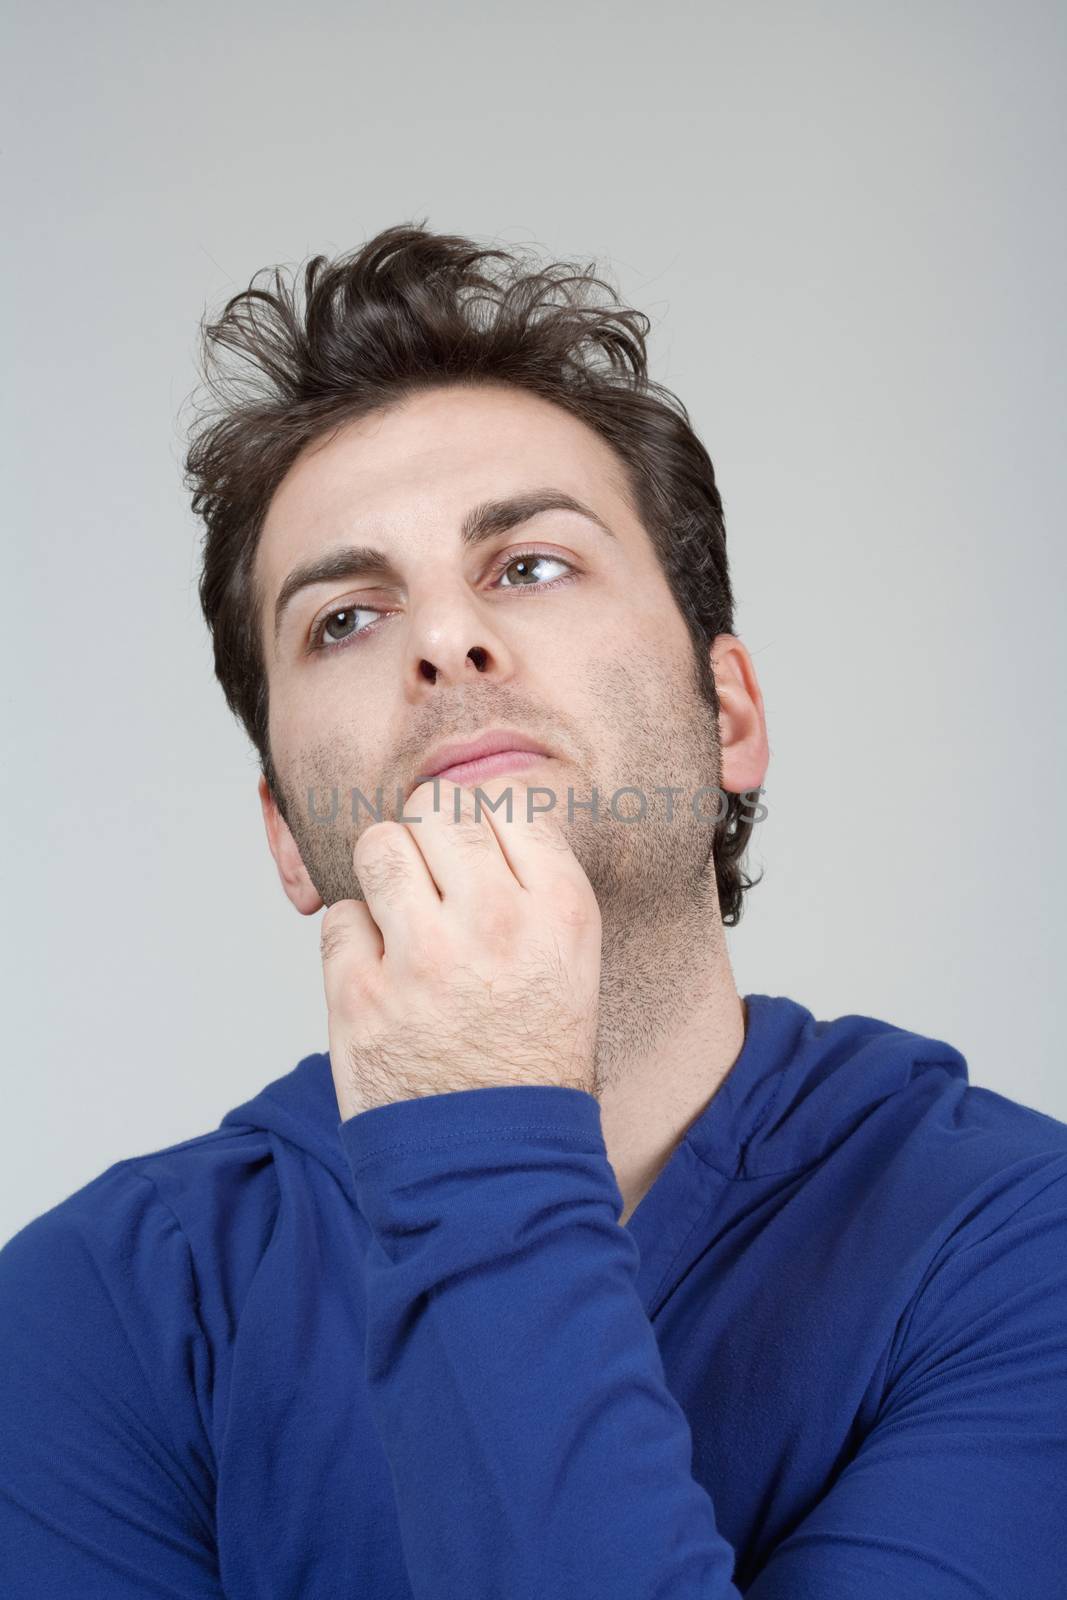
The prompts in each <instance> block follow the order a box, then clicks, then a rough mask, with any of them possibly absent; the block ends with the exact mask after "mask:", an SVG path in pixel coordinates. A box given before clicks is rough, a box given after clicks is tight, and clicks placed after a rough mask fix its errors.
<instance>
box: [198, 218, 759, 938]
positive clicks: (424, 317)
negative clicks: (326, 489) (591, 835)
mask: <svg viewBox="0 0 1067 1600" xmlns="http://www.w3.org/2000/svg"><path fill="white" fill-rule="evenodd" d="M595 270H596V263H593V264H591V265H590V266H588V267H585V268H582V267H580V266H579V265H578V264H577V263H574V262H556V263H553V264H550V265H544V264H539V263H538V262H537V261H534V260H530V259H528V258H527V256H526V255H525V254H524V253H523V252H522V251H519V250H514V249H513V250H511V251H505V250H503V249H495V248H486V247H482V246H479V245H477V244H475V243H474V242H472V241H471V240H470V239H465V238H460V237H456V236H454V235H451V234H440V233H431V232H429V231H428V230H427V228H426V226H425V224H418V223H412V224H410V225H409V224H401V225H399V226H396V227H391V228H386V229H385V230H383V231H382V232H381V233H379V234H377V235H376V236H375V237H374V238H373V239H371V240H370V241H369V242H368V243H366V244H364V245H362V246H361V247H360V248H358V249H356V250H353V251H350V252H349V253H347V254H345V255H341V256H338V257H336V258H335V259H334V260H332V261H330V260H328V259H327V257H325V256H322V255H318V256H315V257H313V258H312V259H311V260H309V261H308V263H307V264H306V266H305V267H304V269H303V299H302V301H301V296H300V292H299V271H298V270H296V271H293V272H292V274H291V275H289V276H287V274H286V272H285V271H284V270H283V269H281V268H279V267H273V268H271V267H265V268H262V269H261V270H260V272H257V273H256V274H255V275H254V276H253V278H252V280H251V282H250V284H249V287H248V288H247V289H245V290H243V291H242V292H241V293H239V294H236V295H234V296H233V297H232V298H231V299H230V300H228V301H227V303H226V305H225V306H224V307H223V310H222V312H221V314H220V315H219V316H218V317H217V319H215V320H209V319H208V316H207V314H205V317H204V318H203V319H202V320H201V323H200V352H199V353H200V364H199V370H200V373H201V375H202V377H203V379H204V381H205V385H206V395H205V398H204V400H203V402H202V403H201V404H199V405H198V406H197V408H196V414H195V417H194V421H193V424H192V428H191V431H190V438H189V444H188V450H187V454H186V457H185V463H184V467H185V477H184V482H185V486H186V488H187V489H188V490H190V491H191V495H192V508H193V512H194V514H195V515H196V516H197V517H199V518H201V519H202V520H203V523H204V526H205V533H204V536H203V544H202V555H203V562H202V570H201V575H200V581H199V597H200V604H201V607H202V609H203V613H204V617H205V620H206V622H207V625H208V629H209V631H210V634H211V638H212V644H213V649H214V661H215V675H216V677H217V678H218V681H219V683H220V684H221V685H222V689H223V693H224V694H225V697H226V703H227V705H228V706H229V708H230V710H231V712H233V714H234V715H235V716H236V717H237V718H238V719H239V720H240V721H241V723H242V724H243V726H244V728H245V731H246V732H247V734H248V736H249V737H250V739H251V740H252V743H253V745H254V746H255V748H256V751H257V753H258V756H259V761H260V767H261V770H262V772H263V776H264V778H265V779H266V782H267V784H268V785H269V788H270V792H271V794H272V796H273V798H274V800H275V802H276V804H277V805H278V807H279V809H280V810H281V812H282V815H283V816H284V815H285V810H284V794H283V788H282V785H281V783H280V782H279V780H278V774H277V772H276V770H275V767H274V763H273V760H272V757H271V751H270V741H269V737H268V709H267V708H268V698H267V672H266V663H265V660H264V657H263V649H262V644H261V632H260V626H261V617H260V615H259V604H260V601H259V596H258V594H257V592H256V586H255V584H254V582H253V564H254V561H255V555H256V548H257V545H258V542H259V537H260V533H261V530H262V527H263V522H264V519H265V517H266V514H267V509H268V507H269V505H270V501H271V499H272V497H273V495H274V493H275V491H276V490H277V489H278V486H279V485H280V483H281V481H282V479H283V478H284V477H285V475H286V473H287V472H288V471H289V469H290V468H291V467H292V466H293V464H294V462H295V461H296V459H297V457H298V456H299V455H300V454H301V453H302V452H303V451H304V450H305V449H306V448H307V447H308V446H309V445H311V444H312V443H314V442H315V441H317V440H319V439H321V438H323V437H324V436H325V435H326V434H328V433H331V432H333V431H334V430H335V429H336V428H337V427H338V426H340V425H342V424H344V423H346V422H348V421H352V420H355V419H356V418H359V417H363V416H365V415H367V414H368V413H370V412H373V411H376V410H378V409H380V408H382V407H385V406H392V405H396V404H398V403H401V402H402V401H404V400H405V399H406V398H407V397H408V396H411V395H413V394H415V393H417V392H418V391H420V390H424V389H428V388H431V387H440V386H443V385H461V384H470V385H474V384H484V383H494V382H496V383H502V384H506V385H511V386H512V387H514V388H516V389H519V390H524V391H526V392H529V393H532V394H534V395H538V396H540V397H541V398H543V399H546V400H550V401H552V402H553V403H554V404H555V405H557V406H560V407H562V408H563V409H564V410H566V411H568V412H570V413H571V414H572V415H573V416H576V417H578V418H580V419H581V420H582V421H583V422H585V423H586V424H587V425H588V426H589V427H591V428H593V429H595V430H596V432H597V433H598V434H599V435H600V436H601V438H603V439H604V440H605V441H606V442H607V443H608V444H609V445H610V446H611V448H612V449H613V450H614V452H615V454H616V457H617V458H618V460H619V462H620V465H621V469H622V477H623V482H624V484H625V485H626V487H627V489H628V491H629V494H630V497H631V500H632V503H633V506H634V509H635V511H636V513H637V515H638V517H639V519H640V521H641V523H642V525H643V527H644V528H645V530H646V531H647V533H648V535H649V538H650V540H651V542H652V545H653V547H654V549H655V551H656V555H657V557H658V559H659V562H660V565H661V567H662V569H663V572H664V575H665V577H666V579H667V581H668V584H669V586H670V589H671V592H672V594H673V596H674V599H675V602H676V604H677V605H678V608H679V610H680V611H681V614H682V616H683V618H684V620H685V623H686V627H687V629H688V633H689V636H690V640H691V642H692V646H693V650H694V654H695V658H696V671H697V680H698V682H699V685H700V689H701V692H702V694H703V695H704V697H705V699H706V700H707V702H708V704H709V706H710V708H711V711H712V713H713V716H714V717H715V718H716V719H717V717H718V712H719V701H718V696H717V694H716V691H715V680H714V674H713V672H712V670H711V667H710V665H709V662H708V647H709V645H710V643H711V641H712V640H713V639H714V637H715V636H716V634H719V633H733V632H734V627H733V604H734V602H733V594H732V591H731V587H730V576H729V570H728V565H727V558H726V529H725V524H724V521H723V509H722V500H721V498H720V495H719V491H718V489H717V487H716V483H715V473H714V469H713V467H712V463H711V458H710V457H709V455H708V453H707V451H706V450H705V448H704V446H703V445H702V444H701V442H700V440H699V439H698V438H697V436H696V434H695V433H694V431H693V429H692V427H691V425H690V421H689V414H688V412H687V411H686V408H685V406H684V405H683V404H682V402H681V401H680V400H679V399H677V397H676V396H674V395H673V394H672V393H671V392H670V391H669V390H668V389H666V388H664V387H663V386H662V385H661V384H658V383H656V382H654V381H653V380H652V379H651V378H650V377H649V375H648V356H647V351H646V338H647V335H648V332H649V329H650V327H651V323H650V321H649V319H648V317H646V316H645V315H644V313H643V312H640V311H637V310H633V309H631V308H628V307H626V306H624V305H623V304H622V303H621V302H620V300H619V297H618V294H617V292H616V290H615V288H614V287H613V286H612V285H611V284H610V283H609V282H608V281H606V280H605V279H604V278H602V277H600V276H595V275H594V273H595ZM265 275H266V276H267V277H268V279H269V278H271V277H272V279H273V281H272V282H271V283H269V285H268V286H267V287H261V286H260V285H259V283H258V282H257V280H258V279H260V278H262V277H264V276H265ZM226 350H229V351H232V352H234V353H235V354H236V356H237V357H238V362H237V364H236V365H235V366H234V368H233V369H232V370H228V369H227V367H226V364H225V361H224V359H223V356H224V352H225V351H226ZM751 793H752V792H751V791H749V796H750V797H751ZM727 801H728V803H727V809H726V811H725V814H724V815H723V816H722V817H721V818H720V820H719V821H718V822H717V824H716V827H715V832H714V837H713V843H712V854H713V858H714V864H715V876H716V882H717V888H718V896H719V905H720V909H721V912H722V918H723V922H724V923H725V924H726V925H727V926H731V925H733V924H735V923H737V922H738V920H739V919H740V915H741V909H742V895H743V894H744V892H745V890H747V889H750V888H752V887H753V885H754V881H756V882H758V881H759V880H750V879H748V878H747V877H746V876H745V875H744V874H743V872H742V870H741V860H742V857H743V855H744V852H745V849H746V847H747V844H748V841H749V836H750V834H751V831H752V826H753V816H752V813H751V809H750V807H751V798H749V799H747V800H746V798H745V797H743V796H741V795H737V794H729V795H728V797H727ZM720 809H721V802H720Z"/></svg>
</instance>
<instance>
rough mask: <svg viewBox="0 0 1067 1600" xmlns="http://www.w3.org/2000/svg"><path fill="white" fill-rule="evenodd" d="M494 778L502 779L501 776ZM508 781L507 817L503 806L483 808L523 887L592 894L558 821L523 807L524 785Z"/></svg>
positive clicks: (525, 793)
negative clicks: (509, 810) (510, 800)
mask: <svg viewBox="0 0 1067 1600" xmlns="http://www.w3.org/2000/svg"><path fill="white" fill-rule="evenodd" d="M496 781H497V782H503V778H502V777H501V778H500V779H498V780H496ZM510 781H511V784H512V788H513V794H512V807H511V817H510V819H509V817H508V815H507V807H506V806H501V807H500V809H499V810H497V811H489V810H488V808H484V815H485V818H486V821H487V823H488V825H489V827H490V828H492V830H493V832H494V833H495V835H496V838H497V842H498V844H499V845H500V848H501V850H502V852H503V854H504V856H505V857H506V859H507V862H508V865H509V866H510V868H511V870H512V872H513V874H514V875H515V877H516V878H517V879H518V881H519V882H520V883H521V884H522V886H523V888H524V889H530V890H532V891H537V892H541V893H547V894H551V893H552V892H553V891H554V890H556V889H559V890H560V891H561V892H563V891H564V890H565V889H567V888H569V889H570V891H571V892H572V893H573V894H575V895H576V896H578V897H579V898H580V897H581V896H583V895H585V894H586V893H587V892H588V893H592V887H591V885H590V883H589V879H588V878H587V877H586V875H585V872H584V871H583V869H582V866H581V863H580V862H579V860H578V858H577V856H576V855H575V854H574V851H573V850H572V849H571V847H570V843H569V841H568V839H567V836H566V834H565V833H564V832H563V829H562V828H561V827H560V825H559V823H558V822H556V821H555V819H554V818H553V817H552V816H551V815H549V814H547V813H545V812H539V811H537V810H534V811H532V812H531V811H530V809H529V807H528V806H527V792H528V791H527V786H526V785H525V784H521V783H515V782H514V780H510ZM494 798H495V797H494Z"/></svg>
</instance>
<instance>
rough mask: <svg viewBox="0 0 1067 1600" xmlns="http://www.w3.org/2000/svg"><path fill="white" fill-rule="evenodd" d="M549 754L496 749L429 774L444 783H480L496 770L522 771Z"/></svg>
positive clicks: (545, 758)
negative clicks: (490, 752) (487, 754)
mask: <svg viewBox="0 0 1067 1600" xmlns="http://www.w3.org/2000/svg"><path fill="white" fill-rule="evenodd" d="M551 759H552V758H551V756H545V755H541V753H540V752H539V751H537V750H496V751H494V752H493V754H492V755H490V756H477V757H476V758H475V759H474V760H472V761H456V762H453V764H452V765H451V766H448V767H442V769H441V771H440V772H433V773H431V774H430V776H431V777H433V778H442V779H444V781H445V782H446V783H459V784H463V783H480V782H481V780H482V779H483V778H492V777H495V776H496V774H497V773H498V772H522V771H524V770H525V768H527V767H532V766H536V765H537V763H538V762H539V761H550V760H551Z"/></svg>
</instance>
